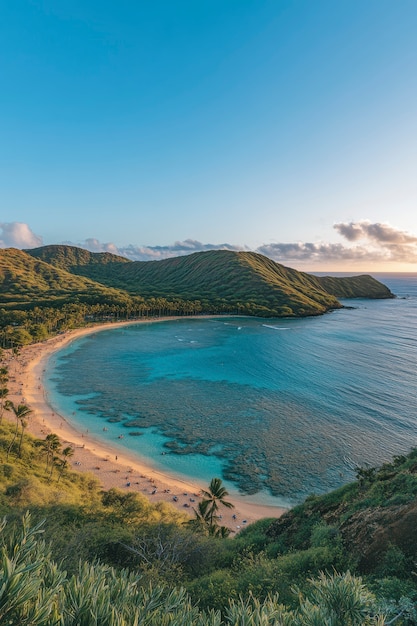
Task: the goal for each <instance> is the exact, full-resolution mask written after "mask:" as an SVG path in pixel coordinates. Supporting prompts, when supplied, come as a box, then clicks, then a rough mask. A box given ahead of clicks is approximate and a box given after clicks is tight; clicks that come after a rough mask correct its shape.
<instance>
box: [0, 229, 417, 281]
mask: <svg viewBox="0 0 417 626" xmlns="http://www.w3.org/2000/svg"><path fill="white" fill-rule="evenodd" d="M334 229H335V230H336V232H337V233H338V234H339V235H340V236H341V237H342V238H343V239H345V240H346V242H347V244H348V245H346V244H345V243H302V242H296V243H269V244H263V245H262V246H259V247H258V248H257V249H256V250H254V252H259V253H260V254H264V255H265V256H267V257H269V258H271V259H273V260H274V261H277V262H279V263H282V264H284V265H289V266H292V267H299V268H304V267H307V268H310V269H311V270H313V269H314V268H316V269H318V270H319V269H320V266H322V267H324V266H326V267H332V266H333V267H334V268H335V269H337V268H339V269H340V268H341V267H342V266H347V265H350V266H355V265H358V266H359V265H360V266H361V267H366V266H370V267H372V266H373V265H375V264H384V265H385V266H386V264H398V263H402V264H415V263H417V236H416V235H413V234H411V233H408V232H406V231H402V230H399V229H396V228H394V227H393V226H391V225H390V224H383V223H379V222H376V223H372V222H370V221H368V220H363V221H359V222H340V223H337V224H334ZM62 243H65V244H67V245H73V246H78V247H81V248H85V249H86V250H90V251H91V252H111V253H112V254H118V255H120V256H124V257H127V258H128V259H130V260H132V261H159V260H162V259H167V258H170V257H175V256H184V255H186V254H191V253H193V252H203V251H205V250H235V251H239V250H251V248H249V247H248V246H240V245H236V244H230V243H222V244H211V243H202V242H200V241H197V240H195V239H185V240H184V241H176V242H174V243H173V244H172V245H167V246H138V245H134V244H130V245H128V246H124V247H118V246H116V244H114V243H112V242H108V243H102V242H100V241H99V240H98V239H95V238H89V239H85V240H84V241H82V242H77V243H73V242H70V241H65V242H62ZM41 245H42V238H41V237H39V236H38V235H35V234H34V233H33V232H32V230H31V229H30V228H29V226H28V225H27V224H23V223H20V222H12V223H8V224H5V223H0V247H2V248H5V247H15V248H34V247H37V246H41Z"/></svg>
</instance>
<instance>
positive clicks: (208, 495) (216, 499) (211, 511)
mask: <svg viewBox="0 0 417 626" xmlns="http://www.w3.org/2000/svg"><path fill="white" fill-rule="evenodd" d="M202 493H203V496H204V498H203V502H207V519H208V520H209V522H210V524H211V525H212V524H213V522H214V519H215V516H216V515H217V511H218V510H219V504H221V505H222V506H225V507H226V508H228V509H233V508H234V505H233V504H232V503H231V502H227V500H225V498H226V497H227V496H228V495H229V493H228V492H227V491H226V489H225V488H224V487H223V485H222V480H221V478H212V479H211V482H210V485H209V488H208V491H204V490H203V492H202Z"/></svg>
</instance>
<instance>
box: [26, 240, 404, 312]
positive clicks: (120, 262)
mask: <svg viewBox="0 0 417 626" xmlns="http://www.w3.org/2000/svg"><path fill="white" fill-rule="evenodd" d="M28 253H29V254H31V255H32V256H35V257H37V258H42V259H43V260H44V261H46V262H48V263H50V264H51V265H54V266H56V267H65V269H66V270H67V271H69V272H71V273H73V274H77V275H78V276H84V277H87V278H90V279H93V280H95V281H97V282H100V283H102V284H103V285H106V286H108V287H114V288H118V289H124V290H126V291H127V292H128V293H130V294H132V295H140V296H142V297H145V298H149V297H153V298H169V299H176V298H181V299H186V300H198V301H201V302H202V303H203V305H204V306H203V308H204V309H205V310H207V309H208V307H209V305H210V304H211V305H215V307H216V308H217V309H218V307H219V306H220V305H221V304H224V305H225V306H226V308H227V306H228V307H229V310H230V308H231V307H233V308H234V309H236V310H239V311H240V312H242V313H249V314H255V315H264V316H282V315H300V316H302V315H317V314H321V313H324V312H326V311H328V310H330V309H334V308H340V306H341V305H340V303H339V302H338V301H337V298H336V295H335V291H337V292H338V293H340V294H341V296H343V297H381V298H384V297H385V298H386V297H392V294H391V292H390V291H389V290H388V289H387V288H386V287H385V286H384V285H382V284H381V283H379V282H378V281H376V280H375V279H373V278H372V277H370V276H366V277H365V276H364V277H354V279H348V278H345V279H339V278H335V279H332V281H330V280H328V281H327V283H326V282H325V281H324V280H323V279H321V278H319V277H316V276H313V275H310V274H307V273H304V272H298V271H297V270H294V269H291V268H287V267H284V266H283V265H280V264H278V263H275V262H274V261H272V260H271V259H269V258H267V257H264V256H263V255H260V254H257V253H254V252H232V251H228V250H212V251H209V252H199V253H194V254H190V255H188V256H183V257H176V258H171V259H165V260H162V261H147V262H140V261H137V262H130V261H128V260H126V259H123V258H122V257H117V256H115V255H110V254H107V253H106V254H94V253H90V252H87V251H84V250H83V251H80V250H79V249H77V248H71V247H69V246H47V247H44V248H37V249H35V250H29V251H28ZM364 294H367V295H364Z"/></svg>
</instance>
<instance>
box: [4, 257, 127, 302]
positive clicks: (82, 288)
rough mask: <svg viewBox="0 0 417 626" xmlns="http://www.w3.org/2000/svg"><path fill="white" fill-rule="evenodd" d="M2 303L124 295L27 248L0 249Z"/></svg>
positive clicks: (57, 300) (90, 299) (102, 297)
mask: <svg viewBox="0 0 417 626" xmlns="http://www.w3.org/2000/svg"><path fill="white" fill-rule="evenodd" d="M0 293H1V296H0V306H4V305H8V304H10V303H14V304H24V303H28V304H33V303H35V304H37V305H39V306H40V305H41V304H46V303H48V302H51V301H54V302H55V304H56V303H58V302H67V301H69V300H71V299H72V298H74V297H77V298H78V299H79V300H80V299H81V300H85V301H87V302H94V301H97V300H101V299H114V298H119V297H122V295H123V294H122V292H120V290H117V289H113V288H112V289H109V288H108V287H105V286H103V285H101V284H99V283H97V282H95V281H93V280H91V279H90V278H87V277H82V276H77V275H76V274H71V273H69V272H66V271H65V270H63V269H60V268H59V267H57V266H55V265H51V264H49V263H45V262H44V261H42V260H39V259H37V258H34V257H33V256H32V255H29V254H27V253H26V252H24V251H23V250H17V249H14V248H5V249H0Z"/></svg>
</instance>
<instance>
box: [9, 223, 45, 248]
mask: <svg viewBox="0 0 417 626" xmlns="http://www.w3.org/2000/svg"><path fill="white" fill-rule="evenodd" d="M41 245H42V237H39V235H35V233H34V232H33V231H32V230H31V229H30V228H29V226H28V225H27V224H23V223H22V222H8V223H6V222H0V248H19V249H22V248H37V247H38V246H41Z"/></svg>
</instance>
